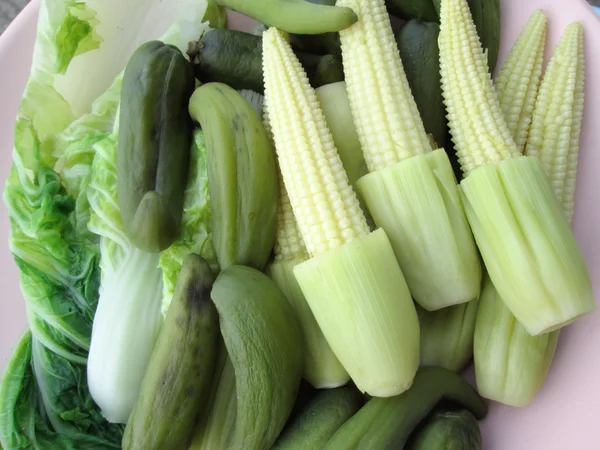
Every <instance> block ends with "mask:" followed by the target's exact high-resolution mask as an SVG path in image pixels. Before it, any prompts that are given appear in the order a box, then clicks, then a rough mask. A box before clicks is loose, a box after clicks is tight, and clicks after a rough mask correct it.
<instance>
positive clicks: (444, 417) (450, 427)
mask: <svg viewBox="0 0 600 450" xmlns="http://www.w3.org/2000/svg"><path fill="white" fill-rule="evenodd" d="M482 448H483V443H482V440H481V430H480V429H479V423H478V422H477V419H476V418H475V416H473V414H471V413H470V412H469V411H467V410H465V409H463V410H460V411H436V412H434V413H433V414H432V415H431V416H430V417H429V418H427V420H426V421H425V423H424V424H422V426H420V427H419V430H418V431H416V432H415V433H414V435H413V436H412V437H411V440H410V442H409V443H408V444H407V446H406V450H438V449H439V450H442V449H445V450H482Z"/></svg>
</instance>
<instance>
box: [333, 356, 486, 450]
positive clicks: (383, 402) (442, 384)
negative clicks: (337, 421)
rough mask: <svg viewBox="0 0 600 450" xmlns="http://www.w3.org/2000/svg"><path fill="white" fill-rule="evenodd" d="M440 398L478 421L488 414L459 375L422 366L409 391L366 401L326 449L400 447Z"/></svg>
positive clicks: (357, 449) (359, 449)
mask: <svg viewBox="0 0 600 450" xmlns="http://www.w3.org/2000/svg"><path fill="white" fill-rule="evenodd" d="M442 399H445V400H451V401H453V402H455V403H458V404H459V405H461V406H463V407H465V408H467V409H468V410H469V411H471V412H472V413H473V415H474V416H475V417H476V418H477V419H482V418H483V417H485V415H486V413H487V407H486V405H485V403H484V401H483V399H482V398H481V397H479V395H478V394H477V392H476V391H475V389H473V387H471V385H470V384H469V383H468V382H467V381H466V380H465V379H463V378H461V376H460V375H457V374H455V373H454V372H450V371H448V370H446V369H442V368H440V367H423V368H421V369H419V371H418V372H417V375H416V377H415V380H414V383H413V385H412V387H411V388H410V389H409V390H408V391H406V392H404V393H403V394H401V395H398V396H396V397H390V398H373V399H371V400H369V401H368V402H367V404H366V405H365V406H363V407H362V408H361V409H360V410H359V411H358V412H357V413H356V414H355V415H354V416H353V417H352V418H350V420H348V421H347V422H346V423H345V424H344V425H343V426H342V427H341V428H340V429H339V430H338V431H337V433H336V434H334V435H333V437H332V438H331V439H330V440H329V442H328V443H327V446H326V447H325V449H327V450H337V449H354V450H362V449H364V450H380V449H390V450H391V449H396V448H403V447H404V445H405V443H406V441H407V439H408V437H409V435H410V434H411V433H412V431H413V430H414V429H415V428H416V426H417V425H418V424H419V422H421V421H422V420H423V419H424V418H425V417H426V416H427V414H429V412H430V411H431V410H432V409H433V408H434V407H435V406H436V404H437V403H438V402H439V401H440V400H442Z"/></svg>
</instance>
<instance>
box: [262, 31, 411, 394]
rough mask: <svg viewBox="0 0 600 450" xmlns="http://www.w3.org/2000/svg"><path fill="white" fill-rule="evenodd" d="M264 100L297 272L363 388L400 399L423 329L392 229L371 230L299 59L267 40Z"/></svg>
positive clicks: (272, 34) (275, 36)
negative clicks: (302, 252)
mask: <svg viewBox="0 0 600 450" xmlns="http://www.w3.org/2000/svg"><path fill="white" fill-rule="evenodd" d="M263 65H264V77H265V96H266V98H267V108H268V114H269V120H270V125H271V128H272V131H273V137H274V140H275V147H276V151H277V156H278V159H279V165H280V168H281V173H282V175H283V179H284V181H285V186H286V188H287V192H288V194H289V198H290V203H291V205H292V208H293V211H294V215H295V217H296V220H297V222H298V226H299V229H300V231H301V233H302V236H303V239H304V242H305V244H306V248H307V251H308V254H309V257H310V259H308V260H307V261H305V262H303V263H301V264H299V265H297V266H296V267H295V268H294V274H295V275H296V279H297V281H298V284H299V286H300V288H301V289H302V292H303V293H304V296H305V298H306V300H307V302H308V304H309V306H310V308H311V310H312V312H313V314H314V316H315V318H316V320H317V323H318V324H319V326H320V328H321V330H322V331H323V334H324V335H325V338H326V339H327V342H328V343H329V345H330V346H331V349H332V350H333V352H334V353H335V355H336V356H337V358H338V359H339V360H340V362H341V363H342V364H343V366H344V368H345V369H346V370H347V371H348V373H349V374H350V376H351V377H352V379H353V380H354V382H355V384H356V385H357V386H358V388H359V389H360V390H361V391H363V392H368V393H369V394H371V395H374V396H382V397H386V396H393V395H397V394H399V393H401V392H403V391H405V390H406V389H408V388H409V387H410V386H411V385H412V380H413V378H414V375H415V373H416V371H417V367H418V365H419V324H418V319H417V314H416V310H415V307H414V304H413V302H412V299H411V297H410V293H409V291H408V287H407V286H406V282H405V281H404V276H403V274H402V271H401V270H400V267H399V265H398V263H397V261H396V258H395V256H394V252H393V249H392V247H391V244H390V241H389V239H388V238H387V235H386V233H385V231H383V230H377V231H375V232H371V231H370V230H369V227H368V225H367V222H366V220H365V216H364V214H363V212H362V211H361V209H360V205H359V202H358V199H357V196H356V194H355V192H354V191H353V190H352V188H351V186H350V184H349V181H348V177H347V176H346V173H345V172H344V170H343V167H342V162H341V160H340V158H339V155H338V154H337V150H336V148H335V145H334V143H333V139H332V137H331V133H330V132H329V129H328V128H327V124H326V121H325V118H324V115H323V112H322V111H321V109H320V107H319V103H318V101H317V97H316V93H315V91H314V89H313V88H312V87H311V86H310V85H309V82H308V78H307V76H306V73H305V72H304V70H303V68H302V66H301V65H300V62H299V61H298V59H297V58H296V56H295V55H294V53H293V51H292V49H291V47H290V45H289V43H288V42H287V41H286V39H285V38H284V36H283V35H282V33H281V32H280V31H279V30H277V29H275V28H271V29H269V30H268V31H266V32H265V33H264V35H263Z"/></svg>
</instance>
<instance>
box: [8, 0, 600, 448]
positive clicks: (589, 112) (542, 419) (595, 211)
mask: <svg viewBox="0 0 600 450" xmlns="http://www.w3.org/2000/svg"><path fill="white" fill-rule="evenodd" d="M501 3H502V14H503V17H502V23H503V26H502V49H501V59H502V60H503V59H504V57H505V56H506V54H507V53H508V51H509V49H510V47H511V46H512V44H513V42H514V41H515V39H516V37H517V35H518V34H519V32H520V30H521V28H522V26H523V25H524V24H525V22H526V21H527V19H528V17H529V14H530V13H531V12H532V11H534V10H535V9H537V8H542V9H543V10H544V11H545V12H546V14H547V15H548V17H549V41H548V47H547V48H548V52H551V51H552V50H553V48H554V46H555V44H556V42H557V40H558V38H559V36H560V34H561V33H562V31H563V30H564V28H565V26H566V25H567V24H568V23H570V22H572V21H575V20H579V21H582V22H583V24H584V26H585V37H586V58H587V81H586V107H585V108H586V109H585V117H584V124H583V134H582V140H581V156H580V168H579V182H578V186H577V203H576V207H575V218H574V222H573V227H574V229H575V233H576V235H577V238H578V240H579V243H580V245H581V247H582V249H583V253H584V255H585V258H586V260H587V263H588V267H589V270H590V273H591V276H592V279H593V281H594V292H595V293H596V297H597V298H598V297H600V239H599V238H598V236H599V233H600V149H599V143H600V20H599V19H598V17H597V16H596V15H595V14H594V13H593V11H592V9H591V8H590V7H589V6H588V4H587V3H585V1H584V0H527V1H525V0H501ZM36 20H37V0H34V1H33V3H32V4H31V5H30V6H29V7H28V8H26V9H25V11H24V12H23V13H22V14H21V15H20V16H19V18H18V19H17V20H16V21H15V22H14V23H13V24H12V25H11V27H10V28H9V29H8V30H7V31H6V32H5V33H4V35H2V36H1V37H0V183H2V187H3V186H4V181H5V179H6V176H7V174H8V171H9V168H10V164H11V149H12V136H13V122H14V119H15V114H16V111H17V108H18V105H19V101H20V97H21V95H22V92H23V89H24V87H25V83H26V81H27V77H28V75H29V66H30V64H31V53H32V50H33V43H34V40H35V27H36ZM236 25H240V28H242V27H244V25H246V26H247V23H246V24H244V23H243V22H239V23H237V24H236ZM8 233H9V224H8V218H7V212H6V208H5V207H4V204H2V206H0V286H1V294H0V367H4V361H5V360H6V358H7V357H8V356H9V354H10V350H11V348H12V346H13V345H14V344H15V343H16V342H17V339H18V337H19V336H20V334H21V333H22V332H23V331H24V330H25V328H26V318H25V308H24V302H23V299H22V297H21V294H20V291H19V283H18V271H17V269H16V267H15V264H14V263H13V260H12V257H11V255H10V254H9V251H8V245H7V242H8ZM599 405H600V314H598V313H596V314H593V315H591V316H588V317H586V318H584V319H582V320H580V321H578V322H577V323H576V324H575V325H573V326H571V327H568V328H567V329H565V330H564V332H563V333H562V334H561V339H560V343H559V348H558V351H557V355H556V359H555V361H554V364H553V366H552V369H551V372H550V375H549V377H548V380H547V382H546V384H545V386H544V388H543V389H542V391H541V392H540V394H539V395H538V397H537V399H536V400H535V402H534V403H533V404H532V405H530V406H529V407H527V408H524V409H515V408H508V407H505V406H502V405H497V404H492V405H491V410H490V414H489V416H488V418H487V419H486V420H485V422H484V425H483V434H484V441H485V442H484V448H485V449H486V450H599V449H600V415H599V414H598V411H599V408H600V406H599Z"/></svg>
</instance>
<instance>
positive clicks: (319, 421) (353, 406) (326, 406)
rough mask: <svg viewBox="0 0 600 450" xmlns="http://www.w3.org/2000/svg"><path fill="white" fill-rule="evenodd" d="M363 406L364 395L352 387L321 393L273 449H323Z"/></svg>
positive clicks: (288, 428) (289, 427) (282, 434)
mask: <svg viewBox="0 0 600 450" xmlns="http://www.w3.org/2000/svg"><path fill="white" fill-rule="evenodd" d="M362 404H363V400H362V395H361V393H360V392H359V391H358V390H357V389H356V388H355V387H354V386H352V385H348V386H344V387H340V388H337V389H327V390H322V391H319V392H318V393H317V395H316V397H315V398H314V399H313V400H312V401H311V402H310V403H309V404H308V405H307V406H306V407H305V408H304V409H303V410H302V412H301V413H300V414H299V415H298V417H296V418H295V420H294V421H292V422H291V423H290V424H289V425H288V426H287V427H286V428H285V430H284V431H283V433H281V436H279V439H277V442H276V443H275V445H274V446H273V447H272V448H273V449H277V450H304V449H321V448H323V447H325V445H326V444H327V442H328V441H329V439H330V438H331V436H333V435H334V433H335V432H336V431H337V430H338V429H339V428H340V427H341V426H342V425H343V424H344V423H345V422H346V421H347V420H348V419H349V418H350V417H352V416H353V415H354V414H355V413H356V411H358V409H359V408H360V407H361V406H362Z"/></svg>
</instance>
